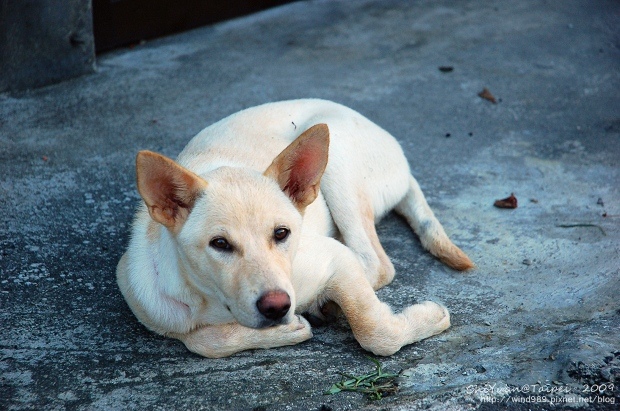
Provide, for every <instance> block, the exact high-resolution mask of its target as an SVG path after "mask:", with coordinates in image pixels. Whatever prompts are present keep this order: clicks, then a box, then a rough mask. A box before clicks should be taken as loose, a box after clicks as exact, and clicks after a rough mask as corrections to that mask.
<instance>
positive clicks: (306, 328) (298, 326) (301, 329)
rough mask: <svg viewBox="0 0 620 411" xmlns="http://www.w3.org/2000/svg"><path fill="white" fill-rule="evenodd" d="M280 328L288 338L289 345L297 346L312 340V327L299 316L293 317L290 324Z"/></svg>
mask: <svg viewBox="0 0 620 411" xmlns="http://www.w3.org/2000/svg"><path fill="white" fill-rule="evenodd" d="M280 327H283V328H284V330H283V331H284V332H285V334H286V335H287V337H288V338H290V341H291V344H297V343H300V342H302V341H306V340H308V339H310V338H312V327H310V323H309V322H308V321H307V320H306V319H305V318H304V317H302V316H301V315H295V316H293V319H292V320H291V322H289V323H288V324H285V325H281V326H280Z"/></svg>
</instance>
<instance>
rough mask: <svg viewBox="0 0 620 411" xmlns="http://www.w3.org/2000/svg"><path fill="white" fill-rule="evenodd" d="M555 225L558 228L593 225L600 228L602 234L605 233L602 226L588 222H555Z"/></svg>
mask: <svg viewBox="0 0 620 411" xmlns="http://www.w3.org/2000/svg"><path fill="white" fill-rule="evenodd" d="M556 227H560V228H574V227H595V228H598V229H599V230H601V233H603V235H605V236H606V235H607V233H606V232H605V230H604V229H603V227H601V226H600V225H598V224H589V223H579V224H556Z"/></svg>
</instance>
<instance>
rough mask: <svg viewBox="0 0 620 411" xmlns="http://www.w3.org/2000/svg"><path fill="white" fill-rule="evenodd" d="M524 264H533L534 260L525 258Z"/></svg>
mask: <svg viewBox="0 0 620 411" xmlns="http://www.w3.org/2000/svg"><path fill="white" fill-rule="evenodd" d="M523 264H525V265H532V260H530V259H529V258H526V259H525V260H523Z"/></svg>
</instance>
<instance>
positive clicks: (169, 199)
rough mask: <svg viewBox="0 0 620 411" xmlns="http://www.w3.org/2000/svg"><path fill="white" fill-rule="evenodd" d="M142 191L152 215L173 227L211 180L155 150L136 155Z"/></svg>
mask: <svg viewBox="0 0 620 411" xmlns="http://www.w3.org/2000/svg"><path fill="white" fill-rule="evenodd" d="M136 175H137V180H138V192H139V193H140V195H141V196H142V199H143V200H144V202H145V203H146V206H147V208H148V210H149V214H150V215H151V218H152V219H153V220H155V221H157V222H158V223H160V224H163V225H164V226H166V227H168V228H169V229H171V230H175V231H176V230H177V229H179V228H180V227H181V226H182V225H183V223H184V222H185V220H186V219H187V217H188V216H189V213H190V211H191V210H192V208H193V207H194V203H195V202H196V199H197V198H198V197H200V194H201V193H202V191H203V190H204V188H205V187H206V186H207V182H206V181H205V180H203V179H202V178H200V177H199V176H197V175H196V174H194V173H192V172H191V171H189V170H187V169H185V168H183V167H181V166H180V165H178V164H177V163H175V162H174V161H172V160H170V159H169V158H167V157H164V156H162V155H160V154H157V153H153V152H152V151H140V152H139V153H138V156H137V157H136Z"/></svg>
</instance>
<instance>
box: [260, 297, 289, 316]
mask: <svg viewBox="0 0 620 411" xmlns="http://www.w3.org/2000/svg"><path fill="white" fill-rule="evenodd" d="M256 307H257V308H258V312H260V313H261V314H262V315H263V316H265V318H267V319H269V320H273V321H277V320H280V319H282V317H284V316H285V315H286V313H288V310H289V309H290V308H291V298H290V297H289V295H288V294H287V293H286V292H284V291H268V292H266V293H265V294H263V295H262V296H261V297H260V298H259V299H258V301H257V302H256Z"/></svg>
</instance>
